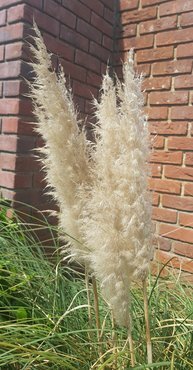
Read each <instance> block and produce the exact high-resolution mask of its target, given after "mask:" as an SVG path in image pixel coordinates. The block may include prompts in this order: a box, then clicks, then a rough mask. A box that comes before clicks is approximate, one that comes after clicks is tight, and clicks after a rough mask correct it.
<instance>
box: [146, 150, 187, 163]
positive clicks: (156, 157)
mask: <svg viewBox="0 0 193 370" xmlns="http://www.w3.org/2000/svg"><path fill="white" fill-rule="evenodd" d="M150 161H151V162H157V163H168V164H181V163H182V152H176V151H175V152H166V151H160V150H159V151H155V150H154V151H153V152H152V154H151V158H150Z"/></svg>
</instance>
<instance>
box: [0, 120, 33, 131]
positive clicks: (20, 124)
mask: <svg viewBox="0 0 193 370" xmlns="http://www.w3.org/2000/svg"><path fill="white" fill-rule="evenodd" d="M31 120H32V118H31ZM2 132H3V133H4V134H23V135H30V136H31V135H35V132H34V130H33V125H32V122H31V121H30V122H28V121H23V120H21V119H20V118H18V117H9V116H8V117H3V122H2Z"/></svg>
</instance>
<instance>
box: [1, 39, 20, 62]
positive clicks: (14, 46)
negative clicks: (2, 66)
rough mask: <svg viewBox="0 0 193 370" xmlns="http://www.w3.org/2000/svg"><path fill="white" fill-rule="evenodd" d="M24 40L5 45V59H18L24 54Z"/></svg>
mask: <svg viewBox="0 0 193 370" xmlns="http://www.w3.org/2000/svg"><path fill="white" fill-rule="evenodd" d="M22 48H23V42H21V41H20V42H14V43H11V44H8V45H5V60H11V59H18V58H21V55H22Z"/></svg>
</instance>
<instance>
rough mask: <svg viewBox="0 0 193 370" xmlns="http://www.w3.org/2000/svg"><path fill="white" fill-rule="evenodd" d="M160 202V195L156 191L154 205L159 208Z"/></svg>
mask: <svg viewBox="0 0 193 370" xmlns="http://www.w3.org/2000/svg"><path fill="white" fill-rule="evenodd" d="M159 200H160V195H159V194H158V193H156V192H155V191H154V192H153V194H152V205H153V206H158V204H159Z"/></svg>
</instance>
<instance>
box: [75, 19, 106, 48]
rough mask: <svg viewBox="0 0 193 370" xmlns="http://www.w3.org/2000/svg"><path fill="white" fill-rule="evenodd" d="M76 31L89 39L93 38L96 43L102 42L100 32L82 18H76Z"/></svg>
mask: <svg viewBox="0 0 193 370" xmlns="http://www.w3.org/2000/svg"><path fill="white" fill-rule="evenodd" d="M77 31H78V32H80V33H81V34H82V35H84V36H86V37H88V39H89V40H93V41H95V42H97V43H98V44H101V42H102V32H101V30H97V29H96V28H95V27H93V26H91V25H90V24H89V23H87V22H85V21H84V20H83V19H78V21H77Z"/></svg>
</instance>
